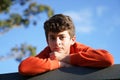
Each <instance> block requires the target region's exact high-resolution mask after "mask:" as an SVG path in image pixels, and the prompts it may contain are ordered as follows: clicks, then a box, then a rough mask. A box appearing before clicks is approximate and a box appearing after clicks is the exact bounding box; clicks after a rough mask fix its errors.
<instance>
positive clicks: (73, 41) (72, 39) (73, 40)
mask: <svg viewBox="0 0 120 80" xmlns="http://www.w3.org/2000/svg"><path fill="white" fill-rule="evenodd" d="M75 42H76V36H73V37H72V38H71V45H73V44H74V43H75Z"/></svg>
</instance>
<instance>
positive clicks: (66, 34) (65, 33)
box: [48, 31, 70, 36]
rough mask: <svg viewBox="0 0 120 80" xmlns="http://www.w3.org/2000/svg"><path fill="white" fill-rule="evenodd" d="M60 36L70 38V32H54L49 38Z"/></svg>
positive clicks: (50, 33) (49, 34)
mask: <svg viewBox="0 0 120 80" xmlns="http://www.w3.org/2000/svg"><path fill="white" fill-rule="evenodd" d="M60 35H65V36H70V35H69V33H68V31H62V32H58V33H54V32H49V33H48V36H60Z"/></svg>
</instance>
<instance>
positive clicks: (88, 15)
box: [64, 9, 95, 34]
mask: <svg viewBox="0 0 120 80" xmlns="http://www.w3.org/2000/svg"><path fill="white" fill-rule="evenodd" d="M64 14H66V15H69V16H70V17H72V19H73V22H74V24H75V26H76V32H79V33H85V34H90V33H92V31H93V30H94V28H95V27H94V26H93V20H92V12H91V11H90V10H89V9H85V10H82V11H80V12H75V11H68V12H64Z"/></svg>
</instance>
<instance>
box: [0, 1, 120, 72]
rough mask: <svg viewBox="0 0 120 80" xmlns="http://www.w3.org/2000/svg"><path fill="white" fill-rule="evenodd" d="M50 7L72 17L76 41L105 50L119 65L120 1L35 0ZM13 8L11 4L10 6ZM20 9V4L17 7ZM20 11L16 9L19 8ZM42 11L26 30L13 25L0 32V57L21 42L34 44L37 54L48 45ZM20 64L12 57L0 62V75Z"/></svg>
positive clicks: (16, 69) (56, 11)
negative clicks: (12, 27) (7, 30)
mask: <svg viewBox="0 0 120 80" xmlns="http://www.w3.org/2000/svg"><path fill="white" fill-rule="evenodd" d="M34 1H37V3H38V4H45V5H48V6H51V8H53V10H54V12H55V14H57V13H63V14H67V15H69V16H71V17H72V19H73V22H74V24H75V26H76V37H77V41H79V42H81V43H83V44H86V45H88V46H91V47H93V48H95V49H98V48H100V49H106V50H108V51H109V52H110V53H111V54H112V55H113V56H114V59H115V64H120V55H119V53H120V51H119V50H120V47H119V45H120V43H119V41H120V38H119V34H120V33H119V30H120V1H119V0H99V1H98V0H79V1H75V0H74V1H73V0H64V1H61V0H34ZM13 8H14V7H13ZM16 8H19V6H16ZM18 11H19V10H18ZM46 19H47V16H46V14H45V13H42V14H41V15H39V17H37V20H38V21H39V23H38V25H37V26H33V25H30V26H29V28H27V29H25V28H24V27H21V28H14V29H12V30H10V31H9V32H7V33H5V34H3V35H0V56H1V55H2V56H6V55H8V54H9V52H10V49H11V48H12V47H15V45H18V46H19V45H20V44H21V43H27V44H31V45H33V46H36V47H37V53H39V52H40V51H41V50H42V49H43V48H44V47H45V46H46V45H47V44H46V41H45V35H44V30H43V22H44V21H45V20H46ZM18 65H19V63H18V62H17V61H15V60H14V59H13V58H10V59H7V60H1V61H0V74H2V73H11V72H17V71H18Z"/></svg>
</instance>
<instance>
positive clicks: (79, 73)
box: [0, 64, 120, 80]
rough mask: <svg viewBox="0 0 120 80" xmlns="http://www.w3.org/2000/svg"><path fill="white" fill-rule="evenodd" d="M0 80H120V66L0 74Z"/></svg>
mask: <svg viewBox="0 0 120 80" xmlns="http://www.w3.org/2000/svg"><path fill="white" fill-rule="evenodd" d="M0 80H120V64H115V65H113V66H111V67H108V68H103V69H96V68H85V67H69V68H60V69H57V70H54V71H49V72H46V73H43V74H39V75H36V76H31V77H27V76H22V75H20V74H19V73H18V72H16V73H8V74H0Z"/></svg>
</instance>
